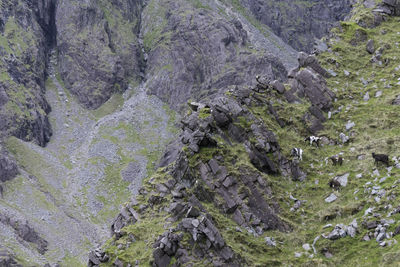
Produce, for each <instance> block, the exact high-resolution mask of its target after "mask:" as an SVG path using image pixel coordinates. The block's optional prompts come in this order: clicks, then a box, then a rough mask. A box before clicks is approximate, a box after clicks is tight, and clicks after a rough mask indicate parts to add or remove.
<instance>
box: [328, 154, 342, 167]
mask: <svg viewBox="0 0 400 267" xmlns="http://www.w3.org/2000/svg"><path fill="white" fill-rule="evenodd" d="M330 159H331V160H332V163H333V165H334V166H336V165H339V166H342V164H343V158H342V157H337V156H332V157H330Z"/></svg>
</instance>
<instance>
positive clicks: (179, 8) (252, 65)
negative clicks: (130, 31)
mask: <svg viewBox="0 0 400 267" xmlns="http://www.w3.org/2000/svg"><path fill="white" fill-rule="evenodd" d="M155 14H157V19H156V20H155V19H154V16H155ZM188 17H190V19H188ZM142 22H143V23H142V34H143V38H144V46H145V49H146V52H147V53H148V60H147V69H146V78H147V83H146V85H147V87H148V88H149V90H150V92H151V93H152V94H155V95H157V96H158V97H160V98H161V99H162V100H164V101H165V102H167V103H169V104H170V105H171V107H172V108H174V109H181V108H182V104H184V103H185V102H186V101H187V100H189V99H190V98H192V99H196V100H198V99H201V98H204V97H207V96H210V95H214V94H215V93H218V92H221V91H225V90H226V89H227V88H229V87H232V88H234V87H237V86H240V85H245V84H246V85H247V84H249V81H253V82H255V81H254V77H255V76H256V75H258V74H261V75H263V76H269V77H271V78H273V79H280V80H285V79H286V69H285V67H284V65H283V64H282V63H281V60H280V59H279V58H277V57H275V56H273V55H271V54H269V53H268V52H267V51H257V52H255V51H253V50H252V49H249V46H251V43H250V39H249V36H248V32H247V31H246V30H245V28H244V26H243V23H242V22H241V21H240V20H238V19H233V18H232V19H231V20H226V19H224V17H223V14H221V12H218V11H217V10H214V9H212V8H204V9H201V10H199V9H198V8H196V7H195V6H193V3H192V2H191V1H173V2H170V1H154V0H153V1H150V2H149V3H148V5H147V7H146V8H145V9H144V13H143V21H142ZM210 25H212V26H210ZM253 85H254V84H253Z"/></svg>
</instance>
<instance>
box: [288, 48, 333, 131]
mask: <svg viewBox="0 0 400 267" xmlns="http://www.w3.org/2000/svg"><path fill="white" fill-rule="evenodd" d="M298 60H299V68H296V69H293V70H291V71H290V73H289V83H290V86H291V90H289V91H287V92H286V94H285V96H286V99H287V101H289V102H301V101H302V100H301V99H306V100H307V101H309V102H311V107H310V108H309V109H308V112H306V113H305V114H304V117H303V120H304V122H305V123H307V125H308V130H309V131H310V132H311V133H312V134H317V133H318V132H319V131H321V130H322V129H323V125H322V123H323V122H325V121H326V117H325V113H324V112H329V111H330V110H331V108H332V104H333V101H334V100H335V97H336V96H335V94H334V93H333V92H332V91H331V90H330V89H329V88H328V87H327V84H326V80H325V78H326V77H329V76H330V74H329V73H328V72H327V71H326V70H325V69H324V68H322V67H321V65H320V64H319V62H318V60H317V59H316V57H315V56H314V55H307V54H306V53H303V52H300V53H299V56H298Z"/></svg>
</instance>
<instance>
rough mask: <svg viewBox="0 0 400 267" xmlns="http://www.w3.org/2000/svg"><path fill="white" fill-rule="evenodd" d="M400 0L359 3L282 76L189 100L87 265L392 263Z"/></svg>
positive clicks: (395, 235)
mask: <svg viewBox="0 0 400 267" xmlns="http://www.w3.org/2000/svg"><path fill="white" fill-rule="evenodd" d="M399 12H400V3H398V2H397V1H391V0H384V1H382V2H381V3H371V1H366V2H365V3H364V2H362V3H361V2H360V3H357V4H356V5H355V6H354V9H353V11H352V14H351V16H350V17H349V19H348V20H347V21H345V22H342V23H341V24H340V26H338V27H337V28H335V29H334V30H333V31H332V32H331V34H330V36H329V38H327V39H326V43H325V45H326V49H323V50H320V51H318V54H316V55H307V54H305V53H300V54H299V56H298V61H299V67H298V68H296V69H293V70H292V71H290V73H289V74H288V81H287V83H286V84H285V85H283V84H282V83H280V82H279V81H274V82H273V83H272V84H271V85H270V87H266V86H265V85H264V84H262V83H259V84H258V85H257V86H254V87H238V88H235V89H232V90H228V91H226V92H225V93H224V95H220V96H218V97H216V98H213V99H211V100H208V101H200V102H199V103H198V102H191V103H189V107H190V110H189V112H188V114H187V115H186V116H185V117H184V118H183V119H182V120H181V125H182V133H181V134H180V137H179V138H178V140H177V141H176V142H174V143H172V144H171V145H170V146H169V147H168V149H167V151H166V153H165V155H164V157H163V158H162V159H161V163H160V168H159V169H158V171H157V172H156V173H155V174H154V175H153V176H150V177H149V178H147V179H146V180H145V182H144V183H143V186H142V188H141V189H140V190H139V195H138V196H137V198H136V199H135V200H133V201H131V202H130V203H127V204H126V205H125V206H124V207H123V208H122V210H121V213H120V214H119V215H118V216H117V217H116V219H115V220H114V222H113V224H112V226H111V230H112V233H113V237H112V238H111V239H110V240H109V241H108V242H106V243H105V245H104V246H103V247H102V248H101V249H97V250H95V251H93V252H91V253H90V254H89V266H97V265H100V266H109V265H114V266H126V265H127V266H140V265H147V264H148V263H150V265H152V266H181V265H183V266H209V265H214V266H269V265H289V266H315V265H324V266H326V265H329V266H331V265H332V266H397V265H398V262H399V253H398V249H399V246H400V245H399V243H398V234H399V233H400V224H399V218H400V217H399V207H398V199H397V198H398V194H399V190H398V183H399V178H398V175H399V168H400V164H399V158H398V155H399V150H398V146H397V145H396V144H397V141H398V126H399V125H398V120H397V116H396V114H397V111H398V105H399V96H398V95H399V92H398V86H399V79H400V78H399V69H400V66H399V59H398V52H399V47H398V43H397V42H396V40H397V37H398V34H399V29H400V28H399V22H400V20H399V18H398V17H397V15H398V14H399ZM311 134H313V135H318V136H319V138H320V140H319V141H318V144H315V143H310V142H309V141H305V139H306V137H309V136H310V135H311ZM293 148H302V151H303V154H302V157H300V158H299V157H295V156H294V155H293V153H291V150H292V149H293ZM372 153H375V154H378V153H379V156H377V155H374V154H372ZM376 159H378V161H377V160H376Z"/></svg>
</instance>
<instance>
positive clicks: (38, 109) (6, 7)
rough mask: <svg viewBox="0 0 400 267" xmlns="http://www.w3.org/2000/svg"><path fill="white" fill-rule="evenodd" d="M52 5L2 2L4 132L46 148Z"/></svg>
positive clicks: (0, 123) (0, 126) (0, 124)
mask: <svg viewBox="0 0 400 267" xmlns="http://www.w3.org/2000/svg"><path fill="white" fill-rule="evenodd" d="M50 3H51V1H39V2H38V1H33V2H23V1H2V2H1V6H2V8H1V11H0V25H1V27H0V30H1V36H0V39H1V52H0V53H1V57H2V61H1V63H0V64H1V65H0V68H1V71H2V74H1V77H0V116H1V118H2V119H1V120H0V133H1V134H2V135H9V134H11V135H15V136H17V137H18V138H21V139H23V140H29V141H31V140H34V141H35V142H36V143H37V144H39V145H42V146H43V145H45V144H46V142H48V141H49V140H50V136H51V133H52V131H51V127H50V124H49V121H48V119H47V116H46V114H47V113H49V112H50V106H49V105H48V103H47V101H46V99H45V98H44V93H45V89H44V81H45V75H46V62H47V51H48V49H47V48H48V46H51V45H52V40H50V39H51V38H50V37H47V36H50V35H51V30H50V29H49V26H48V23H50V21H51V18H50V17H46V16H47V14H49V13H51V12H50V10H51V9H52V8H53V7H52V4H50ZM49 31H50V32H49ZM49 38H50V39H49Z"/></svg>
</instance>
